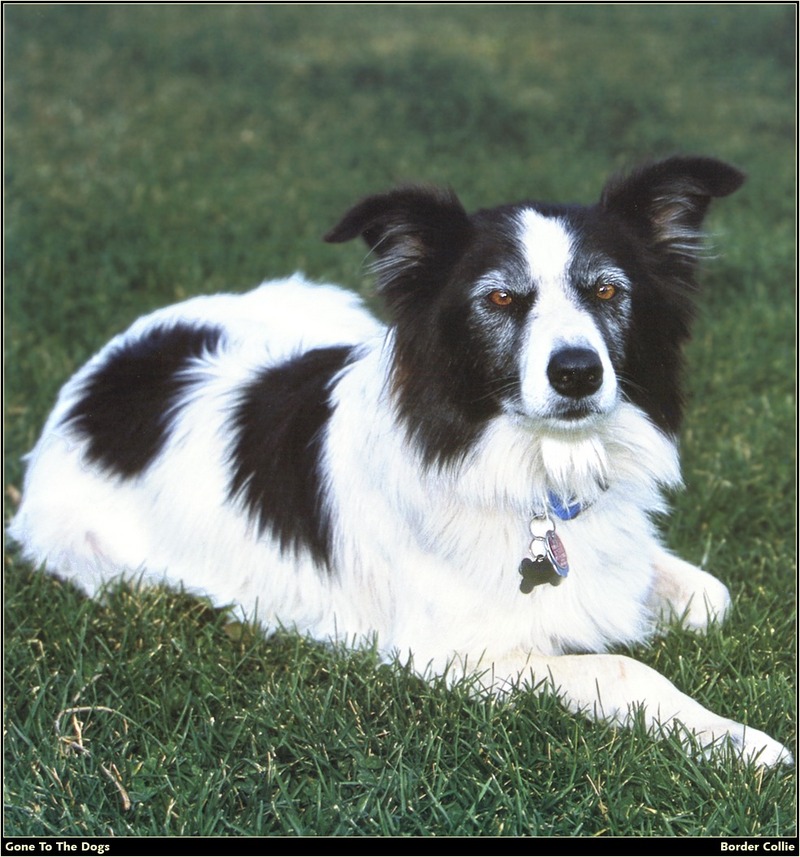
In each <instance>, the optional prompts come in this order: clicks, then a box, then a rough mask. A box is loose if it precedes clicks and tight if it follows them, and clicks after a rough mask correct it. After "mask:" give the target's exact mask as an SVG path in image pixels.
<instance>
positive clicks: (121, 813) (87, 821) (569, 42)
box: [4, 4, 796, 853]
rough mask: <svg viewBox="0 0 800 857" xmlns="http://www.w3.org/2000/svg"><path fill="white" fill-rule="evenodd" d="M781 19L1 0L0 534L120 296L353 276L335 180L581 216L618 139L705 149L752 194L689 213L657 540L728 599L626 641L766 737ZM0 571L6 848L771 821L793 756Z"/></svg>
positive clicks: (782, 371) (787, 251)
mask: <svg viewBox="0 0 800 857" xmlns="http://www.w3.org/2000/svg"><path fill="white" fill-rule="evenodd" d="M794 15H795V7H794V5H790V4H709V5H705V4H681V5H659V4H652V5H650V4H618V5H604V4H600V5H591V4H583V5H558V4H554V5H539V4H530V5H526V4H470V5H459V4H444V5H426V4H422V5H414V4H407V5H392V4H386V5H377V4H375V5H371V4H360V5H350V4H331V5H303V4H284V5H270V4H247V5H243V4H233V5H225V4H222V5H207V6H206V5H181V4H174V5H170V4H152V5H141V6H140V5H125V4H115V5H103V4H101V5H73V4H56V5H12V4H7V5H5V6H4V25H5V26H4V30H5V32H4V39H5V117H4V118H5V125H4V131H5V160H4V165H5V218H4V225H5V251H6V252H5V271H4V275H5V289H4V301H5V359H6V363H5V434H4V437H5V485H4V487H5V496H6V501H7V502H6V513H5V514H6V520H8V517H9V516H10V515H11V514H13V511H14V508H15V504H16V502H17V498H18V493H19V491H20V489H21V484H22V472H23V471H22V463H21V460H20V459H21V456H22V455H23V453H24V452H25V451H27V450H28V449H30V447H31V446H32V445H33V443H34V442H35V440H36V437H37V435H38V433H39V431H40V430H41V427H42V424H43V422H44V420H45V418H46V416H47V413H48V410H49V408H50V407H51V406H52V403H53V401H54V398H55V395H56V393H57V391H58V389H59V387H60V385H61V384H62V383H63V382H64V381H65V380H66V379H67V377H68V376H69V375H70V374H71V372H72V371H73V370H74V369H76V368H77V367H78V366H79V365H80V364H81V363H82V362H83V361H84V360H86V359H87V358H88V357H89V356H90V355H91V354H92V353H93V352H94V351H95V350H96V349H97V348H98V347H99V346H100V345H101V344H103V343H104V342H105V341H106V340H107V339H108V338H109V337H110V336H111V335H113V334H114V333H116V332H118V331H119V330H121V329H123V328H124V327H125V326H127V325H128V324H129V323H130V322H131V321H132V320H133V319H134V318H135V317H137V316H138V315H139V314H141V313H143V312H145V311H148V310H151V309H154V308H156V307H158V306H161V305H164V304H167V303H170V302H173V301H175V300H179V299H182V298H185V297H187V296H190V295H195V294H201V293H209V292H214V291H219V290H223V289H224V290H245V289H247V288H249V287H251V286H253V285H255V284H256V283H258V282H259V281H261V280H262V279H266V278H270V277H274V276H282V275H285V274H288V273H291V272H292V271H294V270H302V271H304V272H305V273H306V274H308V275H309V276H310V277H312V278H315V279H320V280H333V281H337V282H342V283H345V284H347V285H349V286H352V287H353V288H355V289H358V290H361V291H362V292H363V293H364V294H366V295H369V294H370V291H369V290H370V283H369V280H368V278H367V277H366V273H365V266H364V251H363V249H361V248H360V247H358V246H356V245H355V244H353V245H347V246H330V245H326V244H324V243H323V242H322V241H321V240H320V236H321V235H322V234H323V233H324V232H325V231H326V230H327V229H328V228H329V227H330V226H331V225H332V224H333V223H334V222H335V221H336V219H337V218H338V216H339V215H340V214H341V213H342V212H343V211H344V210H345V209H346V208H347V207H348V206H349V205H350V204H351V203H353V202H354V201H355V200H356V199H358V198H359V197H360V196H362V195H364V194H366V193H369V192H373V191H378V190H383V189H386V188H388V187H391V186H392V185H395V184H397V183H399V182H406V181H412V180H413V181H424V182H431V183H437V184H446V185H451V186H452V187H453V188H455V189H456V190H457V192H458V193H459V194H460V196H461V198H462V199H463V200H464V202H465V204H466V205H467V206H468V207H470V208H476V207H480V206H485V205H492V204H497V203H501V202H505V201H509V200H513V199H518V198H520V197H536V198H542V199H551V198H552V199H555V200H560V201H564V200H575V201H581V202H588V201H591V200H592V199H593V198H595V197H596V195H597V193H598V192H599V190H600V188H601V186H602V183H603V181H604V179H605V177H606V176H607V175H608V174H609V173H611V172H614V171H616V170H619V169H621V168H623V167H626V166H629V165H631V164H633V163H635V162H637V161H638V160H641V159H644V158H648V157H652V156H659V155H664V154H671V153H674V152H693V153H699V154H711V155H716V156H719V157H722V158H724V159H727V160H729V161H731V162H732V163H735V164H737V165H738V166H739V167H741V168H742V169H744V170H745V171H746V172H747V173H748V175H749V180H748V183H747V184H746V186H745V188H744V189H743V190H742V191H741V192H739V193H738V194H736V195H735V196H734V197H732V198H731V199H729V200H725V201H723V202H721V203H719V204H718V206H717V207H716V208H715V209H714V211H713V213H712V216H711V217H710V219H709V225H710V230H711V233H712V237H713V245H714V253H713V254H712V255H711V257H710V259H709V261H708V264H707V265H706V267H705V269H704V273H703V276H702V284H703V295H702V299H701V304H702V312H701V316H700V318H699V320H698V324H697V325H696V328H695V336H694V339H693V341H692V343H691V345H690V348H689V354H688V360H689V365H690V367H691V371H690V372H689V376H688V381H689V407H688V413H687V418H686V423H685V428H684V432H683V435H682V448H683V454H684V476H685V481H686V486H687V487H686V491H685V492H683V493H681V494H679V495H677V496H676V497H675V498H674V509H675V513H674V515H673V516H672V517H671V518H670V519H669V520H668V521H665V522H664V527H665V533H666V538H667V541H668V543H669V544H670V546H671V547H673V548H674V549H675V550H676V551H678V552H679V553H680V554H682V555H683V556H685V557H686V558H687V559H689V560H691V561H693V562H696V563H702V564H703V565H704V566H706V567H708V568H710V569H712V570H713V571H714V572H715V573H716V574H718V575H719V576H720V577H721V578H723V579H724V580H725V581H726V582H727V583H728V585H729V586H730V588H731V591H732V593H733V595H734V598H735V608H734V611H733V614H732V616H731V618H730V621H729V622H728V623H727V625H726V626H725V627H724V628H723V629H721V630H714V631H712V632H711V633H710V634H709V635H708V636H707V637H706V638H704V639H699V638H697V637H695V636H693V635H691V634H689V633H687V632H683V631H677V630H676V631H675V632H673V633H671V634H670V635H669V636H667V637H666V638H664V639H663V640H658V641H657V642H655V643H654V644H653V645H652V646H650V647H648V648H642V649H640V650H637V651H635V652H634V653H633V654H635V656H636V657H638V658H640V659H642V660H644V661H646V662H647V663H649V664H651V665H652V666H654V667H656V668H657V669H659V670H660V671H661V672H663V673H664V674H666V675H667V676H668V677H669V678H670V679H672V680H673V681H674V682H675V683H677V684H678V685H679V686H680V687H681V688H682V689H683V690H685V691H686V692H688V693H690V694H692V695H693V696H695V697H696V698H698V699H700V700H701V701H702V702H703V703H704V704H705V705H707V706H708V707H710V708H712V709H714V710H717V711H719V712H720V713H723V714H726V715H728V716H731V717H736V718H743V719H744V720H745V721H746V722H747V723H750V724H752V725H753V726H754V727H757V728H759V729H762V730H764V731H766V732H768V733H769V734H771V735H773V736H774V737H775V738H778V739H780V740H781V741H783V742H784V743H786V744H789V745H790V746H796V743H795V742H796V705H795V701H796V684H795V677H796V664H795V658H794V655H795V618H796V609H795V596H796V553H795V547H796V530H795V524H796V505H795V503H796V494H795V486H796V478H795V477H796V464H795V398H794V393H795V366H796V361H795V350H794V349H795V320H794V308H795V299H796V288H795V285H796V281H795V271H794V263H795V252H796V251H795V236H796V227H795V219H794V199H795V196H794V190H795V187H796V176H795V165H796V157H795V148H794V145H795V57H794V48H795V27H794ZM4 570H5V588H4V602H5V649H4V664H5V687H4V690H5V711H4V714H5V746H4V749H5V772H4V777H5V808H4V833H5V835H6V836H15V837H20V836H35V837H44V836H54V835H58V836H67V835H71V836H112V835H113V836H145V835H149V836H168V835H193V836H201V835H207V836H222V835H224V836H237V835H242V836H245V835H247V836H253V835H335V836H344V835H404V836H408V835H415V836H431V835H436V836H448V835H449V836H456V835H462V836H464V835H469V836H494V835H501V836H583V837H596V836H604V835H605V836H695V837H698V836H710V837H719V836H750V837H754V836H771V837H777V836H794V835H796V807H795V790H796V780H795V776H794V771H792V770H789V769H785V768H784V769H780V770H774V771H763V770H756V769H754V768H752V767H748V766H743V765H741V764H739V763H737V762H736V761H735V760H731V759H721V760H718V762H717V763H716V764H709V763H702V762H698V761H696V760H693V759H691V758H687V757H686V756H685V755H684V754H683V753H682V752H681V751H680V749H679V748H678V747H677V745H676V744H675V743H674V742H673V741H670V740H666V741H662V742H654V741H652V740H650V739H649V738H647V737H646V736H645V735H644V734H642V733H641V731H639V732H637V731H636V730H634V731H633V732H619V731H617V730H615V729H613V728H611V727H609V726H606V725H601V724H588V723H584V722H583V721H581V720H579V719H576V718H574V717H571V716H568V715H566V714H565V713H564V712H563V711H562V709H561V708H560V706H559V705H558V704H557V703H556V702H555V701H554V700H553V699H551V698H548V697H535V696H533V695H531V694H525V693H520V694H519V695H518V696H517V697H516V699H515V702H514V704H513V705H507V704H500V703H497V702H494V701H489V700H485V699H481V698H476V697H475V696H474V695H472V694H470V692H469V687H468V686H458V687H456V688H454V689H452V690H448V689H446V688H444V687H443V686H440V685H437V684H433V685H426V684H424V683H422V682H421V681H420V680H418V679H417V678H415V677H414V676H413V675H412V674H410V673H408V672H406V671H404V670H403V669H401V668H399V667H396V666H391V665H381V664H379V663H378V661H377V659H376V658H375V656H374V654H373V653H372V652H370V651H368V650H365V651H358V652H350V653H346V652H336V651H331V650H328V649H326V648H324V647H321V646H319V645H315V644H312V643H309V642H308V641H305V640H303V639H300V638H298V637H296V636H294V635H292V634H289V633H286V634H283V635H279V636H278V637H274V638H272V639H269V640H264V639H262V638H260V637H259V636H257V635H255V634H253V633H252V632H251V631H250V629H249V628H247V627H244V626H241V625H238V624H236V623H234V622H232V621H231V618H230V616H228V615H227V614H226V613H225V612H224V611H222V612H221V611H214V610H211V609H210V608H209V607H208V606H207V605H206V604H204V603H203V602H201V601H198V600H196V599H192V598H190V597H188V596H186V595H183V594H180V593H169V592H166V591H160V590H158V591H150V592H144V593H142V592H134V591H131V590H128V589H124V588H121V589H119V590H117V591H115V592H112V593H111V595H110V596H109V598H108V600H107V601H106V602H104V603H102V604H98V603H95V602H89V601H87V600H85V599H84V598H82V597H81V596H80V595H79V594H78V593H77V592H76V591H75V590H74V589H72V588H71V587H70V586H68V585H65V584H63V583H60V582H59V581H56V580H53V579H50V578H46V577H44V576H42V575H39V574H36V573H35V572H34V571H33V570H32V569H30V568H28V567H26V566H25V565H24V564H23V563H21V562H20V561H19V560H18V558H17V557H16V556H15V554H14V551H13V547H10V548H9V549H8V550H7V552H6V558H5V569H4ZM698 847H700V848H702V847H703V846H702V845H701V846H698ZM709 847H711V846H709ZM715 847H716V851H715V853H718V851H719V847H718V845H716V844H715ZM115 853H122V851H119V850H118V851H116V852H115ZM698 853H700V852H699V851H698Z"/></svg>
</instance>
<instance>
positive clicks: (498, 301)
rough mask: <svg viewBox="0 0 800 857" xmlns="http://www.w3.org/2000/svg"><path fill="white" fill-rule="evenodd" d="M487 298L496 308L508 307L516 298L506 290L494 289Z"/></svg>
mask: <svg viewBox="0 0 800 857" xmlns="http://www.w3.org/2000/svg"><path fill="white" fill-rule="evenodd" d="M487 297H488V298H489V300H490V301H491V302H492V303H493V304H494V305H495V306H500V307H506V306H511V304H513V303H514V296H513V295H512V294H511V292H507V291H506V290H505V289H494V290H493V291H491V292H489V294H488V296H487Z"/></svg>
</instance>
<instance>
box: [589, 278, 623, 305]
mask: <svg viewBox="0 0 800 857" xmlns="http://www.w3.org/2000/svg"><path fill="white" fill-rule="evenodd" d="M616 293H617V287H616V286H615V285H614V284H613V283H606V282H604V281H603V280H601V281H600V282H599V283H595V287H594V296H595V297H596V298H599V299H600V300H601V301H610V300H611V298H613V297H614V295H615V294H616Z"/></svg>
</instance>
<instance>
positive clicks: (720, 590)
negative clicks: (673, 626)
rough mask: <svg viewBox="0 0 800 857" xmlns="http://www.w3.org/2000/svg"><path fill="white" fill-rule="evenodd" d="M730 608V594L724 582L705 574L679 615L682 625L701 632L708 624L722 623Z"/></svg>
mask: <svg viewBox="0 0 800 857" xmlns="http://www.w3.org/2000/svg"><path fill="white" fill-rule="evenodd" d="M730 609H731V594H730V592H729V591H728V587H727V586H725V584H724V583H722V582H721V581H719V580H717V578H716V577H713V576H712V575H710V574H705V576H704V578H703V580H702V586H699V587H698V588H697V589H696V590H695V592H694V594H693V595H692V597H691V599H690V600H689V603H688V605H687V607H686V610H685V612H684V613H683V615H682V616H681V617H680V619H681V621H682V622H683V625H684V627H686V628H688V629H689V630H690V631H697V632H698V633H702V632H703V631H705V630H706V629H707V628H708V627H709V625H713V624H714V623H722V622H724V621H725V618H726V617H727V615H728V612H729V611H730Z"/></svg>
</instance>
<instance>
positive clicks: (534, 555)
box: [519, 516, 569, 594]
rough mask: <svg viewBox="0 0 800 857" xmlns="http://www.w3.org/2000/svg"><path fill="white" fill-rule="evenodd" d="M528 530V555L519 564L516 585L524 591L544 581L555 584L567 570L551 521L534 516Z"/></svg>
mask: <svg viewBox="0 0 800 857" xmlns="http://www.w3.org/2000/svg"><path fill="white" fill-rule="evenodd" d="M530 531H531V535H532V536H533V541H531V543H530V546H529V547H528V552H529V556H526V557H525V558H524V559H523V560H522V562H521V563H520V566H519V573H520V574H521V575H522V583H520V585H519V588H520V592H523V593H525V594H527V593H528V592H530V591H531V590H532V589H533V588H534V586H540V585H541V584H543V583H549V584H550V585H551V586H558V585H559V584H560V583H561V581H562V580H563V579H564V578H565V577H566V576H567V575H568V574H569V561H568V560H567V551H566V548H565V547H564V542H562V541H561V537H560V536H559V535H558V533H557V532H556V527H555V524H554V523H553V521H552V520H551V519H550V518H548V517H547V516H542V517H540V518H533V520H531V522H530Z"/></svg>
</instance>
